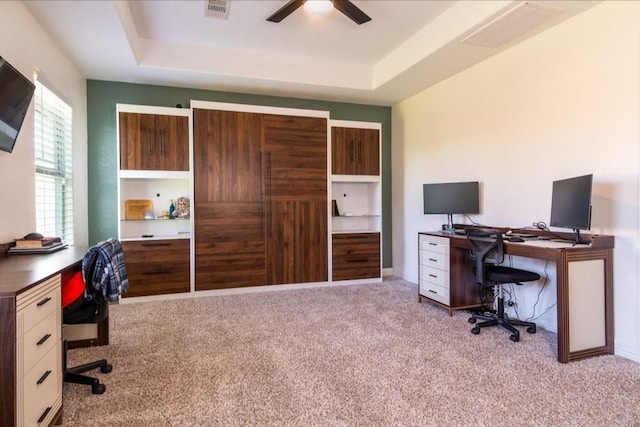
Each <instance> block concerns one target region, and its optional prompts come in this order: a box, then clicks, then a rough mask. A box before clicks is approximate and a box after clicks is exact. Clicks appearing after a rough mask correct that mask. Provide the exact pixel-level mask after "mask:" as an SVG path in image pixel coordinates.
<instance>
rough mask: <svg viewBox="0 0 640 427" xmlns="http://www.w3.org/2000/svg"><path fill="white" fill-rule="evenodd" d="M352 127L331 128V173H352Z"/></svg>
mask: <svg viewBox="0 0 640 427" xmlns="http://www.w3.org/2000/svg"><path fill="white" fill-rule="evenodd" d="M355 132H356V130H355V129H353V128H339V127H333V128H331V173H332V174H334V175H354V174H355V173H356V171H355V138H356V135H355Z"/></svg>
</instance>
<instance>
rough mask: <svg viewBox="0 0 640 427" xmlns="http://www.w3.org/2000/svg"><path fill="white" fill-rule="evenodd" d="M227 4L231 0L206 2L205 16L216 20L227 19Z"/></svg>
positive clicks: (209, 0) (208, 0) (210, 0)
mask: <svg viewBox="0 0 640 427" xmlns="http://www.w3.org/2000/svg"><path fill="white" fill-rule="evenodd" d="M229 3H231V0H207V10H206V11H205V13H204V14H205V16H208V17H209V18H216V19H229Z"/></svg>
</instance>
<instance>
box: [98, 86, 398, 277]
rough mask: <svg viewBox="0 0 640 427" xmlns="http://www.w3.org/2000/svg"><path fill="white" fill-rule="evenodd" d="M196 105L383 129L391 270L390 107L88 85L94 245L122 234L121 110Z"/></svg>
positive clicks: (385, 230) (386, 263)
mask: <svg viewBox="0 0 640 427" xmlns="http://www.w3.org/2000/svg"><path fill="white" fill-rule="evenodd" d="M191 100H198V101H212V102H229V103H235V104H251V105H266V106H270V107H286V108H299V109H308V110H322V111H329V112H330V117H331V119H335V120H357V121H363V122H376V123H381V124H382V218H383V219H382V242H383V250H382V253H383V267H384V268H391V267H392V258H391V107H382V106H375V105H363V104H350V103H342V102H328V101H318V100H313V99H302V98H283V97H276V96H265V95H250V94H243V93H233V92H218V91H212V90H202V89H187V88H178V87H168V86H151V85H141V84H132V83H121V82H108V81H99V80H88V81H87V132H88V139H89V140H88V160H87V161H88V165H87V169H88V179H89V183H88V188H89V200H88V206H89V212H88V215H89V243H90V244H95V243H97V242H99V241H101V240H105V239H108V238H109V237H115V236H117V234H118V223H117V218H118V194H117V168H118V159H117V157H116V154H117V147H116V145H117V142H118V138H117V135H116V104H137V105H153V106H161V107H175V106H176V105H177V104H182V105H183V106H185V107H186V106H188V105H189V104H190V101H191Z"/></svg>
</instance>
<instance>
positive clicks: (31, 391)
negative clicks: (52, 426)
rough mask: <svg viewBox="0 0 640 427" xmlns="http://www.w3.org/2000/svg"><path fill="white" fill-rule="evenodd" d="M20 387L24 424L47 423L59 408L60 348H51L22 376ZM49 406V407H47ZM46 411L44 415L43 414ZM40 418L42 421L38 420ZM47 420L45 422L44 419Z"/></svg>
mask: <svg viewBox="0 0 640 427" xmlns="http://www.w3.org/2000/svg"><path fill="white" fill-rule="evenodd" d="M18 387H19V388H20V387H21V388H22V393H21V395H22V396H23V398H22V405H20V406H21V407H20V408H19V411H21V412H22V415H23V419H24V425H25V426H39V425H42V426H44V425H48V424H49V421H50V420H51V418H52V417H53V416H54V415H55V413H56V412H57V411H58V408H60V404H61V401H62V396H61V392H62V348H61V345H58V346H56V347H55V348H52V349H51V350H50V351H49V352H48V353H47V355H46V356H45V357H43V358H42V360H40V362H38V364H36V366H34V367H33V369H32V370H31V371H30V372H29V373H28V374H27V375H25V377H24V380H23V382H22V383H19V385H18ZM48 408H51V409H48ZM45 413H46V415H45ZM41 418H42V422H41V423H38V420H40V419H41ZM47 419H48V420H49V421H47V422H45V420H47Z"/></svg>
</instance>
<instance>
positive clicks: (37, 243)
mask: <svg viewBox="0 0 640 427" xmlns="http://www.w3.org/2000/svg"><path fill="white" fill-rule="evenodd" d="M15 243H16V245H15V246H14V247H12V248H10V249H9V253H12V254H46V253H50V252H55V251H58V250H60V249H63V248H66V247H67V246H68V245H66V244H64V243H63V242H62V239H61V238H60V237H43V238H42V239H36V240H28V239H16V240H15Z"/></svg>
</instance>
